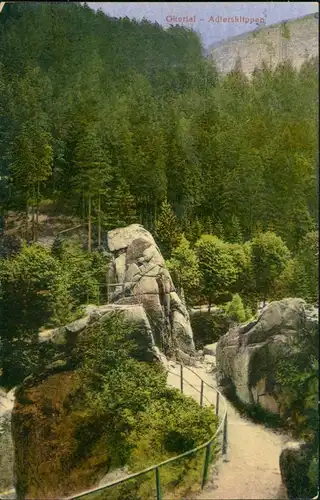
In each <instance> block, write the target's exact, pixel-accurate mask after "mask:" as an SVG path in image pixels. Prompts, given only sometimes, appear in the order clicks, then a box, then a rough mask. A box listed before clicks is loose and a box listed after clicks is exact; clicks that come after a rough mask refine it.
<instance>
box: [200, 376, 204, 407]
mask: <svg viewBox="0 0 320 500" xmlns="http://www.w3.org/2000/svg"><path fill="white" fill-rule="evenodd" d="M203 385H204V383H203V380H202V379H201V391H200V406H201V408H202V407H203Z"/></svg>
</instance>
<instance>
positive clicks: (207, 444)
mask: <svg viewBox="0 0 320 500" xmlns="http://www.w3.org/2000/svg"><path fill="white" fill-rule="evenodd" d="M178 366H180V368H181V371H180V377H181V376H182V379H183V380H184V382H186V383H187V384H189V385H190V386H191V387H193V389H195V390H196V391H197V392H199V393H200V395H201V396H202V398H203V384H206V385H207V386H208V387H209V388H211V389H213V390H214V391H215V392H216V396H217V400H216V401H217V402H219V398H221V399H222V401H223V402H224V408H225V409H224V414H223V418H222V420H221V422H220V424H219V426H218V428H217V430H216V432H215V433H214V434H213V436H211V438H210V439H209V440H208V441H206V442H205V443H203V444H201V445H199V446H197V447H196V448H193V449H192V450H188V451H186V452H184V453H181V454H180V455H177V456H175V457H171V458H169V459H167V460H164V461H163V462H160V463H158V464H155V465H151V466H150V467H147V468H146V469H143V470H142V471H139V472H135V473H133V474H130V475H128V476H126V477H124V478H122V479H118V480H116V481H112V482H110V483H108V484H105V485H103V486H98V487H96V488H92V489H90V490H86V491H83V492H82V493H78V494H76V495H72V496H69V497H67V498H65V499H64V500H76V499H78V498H84V497H86V496H88V495H91V494H93V493H97V492H99V491H102V490H105V489H107V488H111V487H112V486H116V485H118V484H122V483H124V482H126V481H129V480H130V479H134V478H136V477H139V476H142V475H143V474H147V473H148V472H151V471H156V476H157V483H158V479H159V477H158V469H159V468H160V467H163V466H164V465H167V464H169V463H172V462H175V461H176V460H180V459H181V458H184V457H187V456H188V455H191V454H193V453H196V452H197V451H200V450H202V449H204V448H207V450H206V451H207V453H206V459H205V470H204V475H203V481H202V489H203V487H204V485H205V482H206V474H207V470H208V465H209V453H210V447H211V444H212V442H213V440H214V439H215V438H216V437H217V436H218V435H219V434H220V432H221V430H223V447H222V448H223V449H222V454H223V455H226V451H227V435H226V434H227V405H226V400H225V398H224V396H223V395H222V394H221V392H220V391H219V390H218V389H217V388H216V387H213V386H212V385H210V384H208V382H206V381H205V380H203V379H202V378H201V377H200V375H199V374H198V373H196V372H195V371H193V370H192V369H191V368H189V367H188V366H183V365H181V364H180V365H178ZM184 368H186V369H187V370H189V371H190V372H192V373H193V374H194V375H196V376H197V377H198V378H199V379H200V380H201V386H202V389H201V391H199V390H198V389H197V388H196V387H194V386H193V385H192V384H190V382H188V381H187V380H185V379H184V377H183V369H184ZM167 372H168V373H171V374H173V375H175V376H177V377H178V376H179V374H177V373H175V372H173V371H171V370H169V369H167ZM205 399H206V400H207V401H208V402H209V403H210V401H209V400H208V398H205ZM216 410H217V407H216ZM216 414H217V411H216ZM217 416H218V415H217ZM160 498H161V496H160V491H158V484H157V499H160Z"/></svg>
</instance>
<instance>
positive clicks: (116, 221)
mask: <svg viewBox="0 0 320 500" xmlns="http://www.w3.org/2000/svg"><path fill="white" fill-rule="evenodd" d="M137 222H138V217H137V212H136V205H135V199H134V197H133V196H132V194H131V193H130V190H129V186H128V184H127V183H126V182H125V180H123V179H122V180H121V181H120V182H119V184H118V186H117V187H116V189H115V190H114V191H113V192H112V191H110V193H109V196H108V198H107V199H106V203H105V214H104V226H105V227H106V228H107V230H110V229H114V228H116V227H125V226H128V225H130V224H135V223H137Z"/></svg>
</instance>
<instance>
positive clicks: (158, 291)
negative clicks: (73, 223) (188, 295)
mask: <svg viewBox="0 0 320 500" xmlns="http://www.w3.org/2000/svg"><path fill="white" fill-rule="evenodd" d="M108 247H109V250H110V252H111V253H112V256H113V259H112V262H111V266H110V270H109V277H108V280H109V290H110V292H109V293H110V294H109V297H110V301H111V302H113V303H115V304H128V303H132V302H135V303H140V304H142V305H143V307H144V309H145V311H146V313H147V316H148V318H149V320H150V322H151V324H152V326H153V327H154V326H156V327H155V328H154V337H155V343H156V345H157V346H158V347H159V348H160V349H163V348H165V347H168V346H169V347H171V348H173V350H174V351H175V352H176V354H177V355H178V356H179V353H185V354H189V355H192V354H194V352H195V349H194V343H193V335H192V328H191V325H190V319H189V314H188V312H187V309H186V307H185V306H184V304H183V303H182V301H181V299H180V298H179V296H178V294H177V293H176V290H175V287H174V284H173V282H172V279H171V276H170V273H169V271H168V270H167V268H166V266H165V262H164V259H163V257H162V255H161V252H160V250H159V248H158V247H157V245H156V243H155V241H154V239H153V237H152V236H151V234H150V233H149V232H148V231H146V229H144V228H143V227H142V226H140V225H139V224H132V225H130V226H128V227H125V228H119V229H114V230H112V231H109V233H108Z"/></svg>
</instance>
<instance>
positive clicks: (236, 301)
mask: <svg viewBox="0 0 320 500" xmlns="http://www.w3.org/2000/svg"><path fill="white" fill-rule="evenodd" d="M225 312H226V315H227V316H228V318H229V319H230V320H231V321H232V322H234V323H244V322H245V321H246V320H247V319H248V318H247V314H246V310H245V308H244V305H243V303H242V299H241V297H240V295H239V294H238V293H236V294H235V295H234V296H233V297H232V300H231V301H230V302H228V303H227V304H226V306H225Z"/></svg>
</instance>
